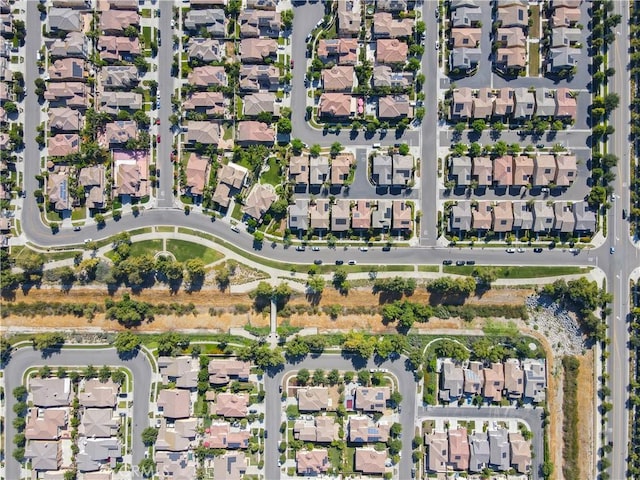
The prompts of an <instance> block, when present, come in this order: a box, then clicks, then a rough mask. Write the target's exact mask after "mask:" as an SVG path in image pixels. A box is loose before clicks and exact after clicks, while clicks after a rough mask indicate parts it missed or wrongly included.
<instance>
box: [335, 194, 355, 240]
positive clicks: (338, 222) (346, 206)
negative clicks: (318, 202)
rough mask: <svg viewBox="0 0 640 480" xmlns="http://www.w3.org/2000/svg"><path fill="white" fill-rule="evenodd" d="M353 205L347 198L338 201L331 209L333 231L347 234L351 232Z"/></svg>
mask: <svg viewBox="0 0 640 480" xmlns="http://www.w3.org/2000/svg"><path fill="white" fill-rule="evenodd" d="M350 213H351V203H350V202H349V200H348V199H346V198H340V199H338V200H336V203H334V204H333V206H332V207H331V231H333V232H336V233H338V232H346V231H348V230H349V226H350V224H351V221H350Z"/></svg>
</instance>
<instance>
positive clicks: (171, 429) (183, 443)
mask: <svg viewBox="0 0 640 480" xmlns="http://www.w3.org/2000/svg"><path fill="white" fill-rule="evenodd" d="M183 392H185V393H186V391H185V390H183ZM197 429H198V420H197V419H195V418H185V419H181V420H176V421H174V422H172V423H170V424H167V421H166V419H164V418H162V419H161V420H160V429H159V430H158V438H157V439H156V443H155V450H156V452H157V451H159V450H160V451H169V452H180V451H185V450H188V449H189V448H191V447H193V446H194V443H195V439H196V435H197Z"/></svg>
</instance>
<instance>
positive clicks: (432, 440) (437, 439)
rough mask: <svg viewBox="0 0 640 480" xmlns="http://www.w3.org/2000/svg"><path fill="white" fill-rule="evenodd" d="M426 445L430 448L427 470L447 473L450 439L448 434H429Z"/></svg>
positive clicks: (426, 436)
mask: <svg viewBox="0 0 640 480" xmlns="http://www.w3.org/2000/svg"><path fill="white" fill-rule="evenodd" d="M424 443H425V446H427V447H428V454H427V457H428V461H427V467H426V470H427V471H429V472H446V471H447V463H449V439H448V437H447V434H446V432H432V433H429V434H427V435H425V439H424Z"/></svg>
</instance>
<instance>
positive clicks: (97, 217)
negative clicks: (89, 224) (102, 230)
mask: <svg viewBox="0 0 640 480" xmlns="http://www.w3.org/2000/svg"><path fill="white" fill-rule="evenodd" d="M93 220H94V221H95V222H96V224H98V226H99V227H102V226H104V224H105V219H104V215H102V214H101V213H96V214H95V215H94V216H93Z"/></svg>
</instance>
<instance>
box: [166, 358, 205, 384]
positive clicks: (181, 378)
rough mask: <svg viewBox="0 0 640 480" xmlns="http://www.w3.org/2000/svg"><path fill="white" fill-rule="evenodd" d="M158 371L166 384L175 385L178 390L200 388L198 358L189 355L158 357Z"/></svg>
mask: <svg viewBox="0 0 640 480" xmlns="http://www.w3.org/2000/svg"><path fill="white" fill-rule="evenodd" d="M158 370H159V371H160V375H161V376H162V383H164V384H168V383H173V384H175V386H176V388H186V389H188V390H190V389H192V388H196V387H197V386H198V373H199V372H200V363H199V361H198V359H197V358H194V357H190V356H187V355H183V356H180V357H158Z"/></svg>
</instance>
